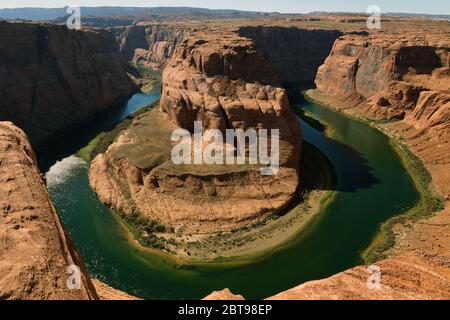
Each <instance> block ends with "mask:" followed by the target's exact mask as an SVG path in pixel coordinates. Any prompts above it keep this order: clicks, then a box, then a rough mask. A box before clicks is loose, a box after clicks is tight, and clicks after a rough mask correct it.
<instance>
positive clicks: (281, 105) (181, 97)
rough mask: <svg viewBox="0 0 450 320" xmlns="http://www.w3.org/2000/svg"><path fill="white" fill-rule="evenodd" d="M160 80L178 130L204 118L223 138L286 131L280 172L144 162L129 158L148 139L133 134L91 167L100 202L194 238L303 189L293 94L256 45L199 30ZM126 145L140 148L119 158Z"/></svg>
mask: <svg viewBox="0 0 450 320" xmlns="http://www.w3.org/2000/svg"><path fill="white" fill-rule="evenodd" d="M162 78H163V79H162V95H161V101H160V108H161V111H162V112H164V113H165V114H166V116H165V119H164V120H163V121H165V122H167V121H170V122H172V123H173V124H175V125H176V127H180V128H183V129H187V130H189V131H191V132H192V129H193V124H194V121H195V120H200V121H202V123H203V126H204V129H219V130H222V131H223V132H224V131H225V130H226V129H244V130H247V129H248V128H261V129H263V128H264V129H279V130H280V138H281V141H280V170H279V172H278V174H277V175H276V176H262V175H261V174H260V172H259V169H258V168H252V167H250V168H243V167H242V166H231V167H230V166H226V165H225V166H223V168H219V169H217V170H212V172H206V173H205V171H204V170H200V169H202V168H195V166H194V167H192V166H189V167H187V168H173V165H172V166H171V165H170V159H164V161H161V162H159V163H155V162H150V163H148V164H147V165H142V164H141V163H137V162H136V161H133V160H134V159H133V157H131V156H127V155H129V154H130V153H132V154H134V153H135V152H138V150H139V149H141V145H142V143H145V141H147V140H148V139H151V137H150V138H145V137H144V138H139V137H136V135H134V134H133V131H132V130H126V131H125V132H124V133H123V134H122V135H121V136H120V137H119V138H118V140H117V142H116V143H114V144H113V145H111V146H110V147H109V149H108V151H107V152H106V153H105V154H101V155H99V156H97V158H95V159H94V160H93V161H92V163H91V167H90V172H89V178H90V182H91V186H92V188H93V189H94V191H95V192H96V193H97V194H98V196H99V198H100V199H101V200H102V201H103V202H104V203H106V204H108V205H110V206H111V207H113V208H116V209H119V210H121V211H124V212H125V213H126V214H133V213H134V212H136V211H137V212H139V214H142V215H145V216H148V217H150V218H152V219H157V220H159V221H161V222H162V223H163V224H164V225H169V226H173V227H175V228H178V229H179V230H183V231H184V232H185V233H194V234H203V233H204V234H209V233H218V232H222V231H231V230H233V229H237V228H239V227H242V226H248V225H251V224H254V223H257V222H259V221H261V220H262V219H264V218H265V217H267V216H268V215H271V214H274V213H277V212H280V211H282V210H283V209H284V208H286V207H287V206H288V205H289V203H290V202H291V200H292V199H293V197H294V195H295V193H296V190H297V188H298V185H299V178H298V174H299V163H300V149H301V131H300V126H299V123H298V121H297V118H296V116H295V114H294V113H293V111H292V109H291V108H290V104H289V100H288V97H287V93H286V91H285V90H284V89H282V88H281V86H280V84H279V81H278V77H277V75H276V73H275V72H274V71H273V70H272V69H271V68H270V65H269V63H268V61H267V60H266V59H265V58H264V57H262V56H261V55H260V54H259V53H258V52H257V50H256V48H255V45H254V42H253V41H251V40H249V39H247V38H243V37H240V36H239V35H237V34H235V33H232V32H230V33H228V34H224V33H222V34H221V36H220V37H218V35H217V34H208V33H204V32H197V33H195V34H193V35H192V36H191V37H189V38H188V39H186V40H184V41H183V42H182V43H181V44H180V45H178V47H177V49H176V50H175V53H174V55H173V56H172V58H171V59H170V60H169V62H168V63H167V65H166V67H165V68H164V72H163V77H162ZM137 125H138V124H137V123H135V124H134V125H133V126H132V127H136V126H137ZM142 125H145V123H143V124H142ZM170 134H171V132H170V131H169V132H168V133H167V136H166V137H165V140H166V141H169V140H170ZM124 144H133V145H134V149H135V150H136V151H134V150H130V151H128V152H121V149H123V148H122V146H123V145H124ZM141 152H144V153H151V152H152V151H151V149H149V150H144V151H141ZM169 152H170V151H169ZM124 184H125V187H124V186H123V185H124Z"/></svg>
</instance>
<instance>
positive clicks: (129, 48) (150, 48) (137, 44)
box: [113, 24, 190, 70]
mask: <svg viewBox="0 0 450 320" xmlns="http://www.w3.org/2000/svg"><path fill="white" fill-rule="evenodd" d="M113 30H114V32H115V33H116V35H117V38H118V41H119V46H120V51H121V52H122V54H123V56H124V57H125V59H127V60H128V61H132V62H134V63H136V64H140V65H144V66H147V67H150V68H153V69H156V70H162V69H163V68H164V66H165V64H166V63H167V61H168V60H169V59H170V57H171V56H172V54H173V53H174V51H175V48H176V46H177V45H178V43H180V42H181V41H182V40H183V39H184V38H185V37H186V36H187V34H188V33H189V30H190V29H189V27H183V26H176V25H168V26H166V25H164V24H161V25H136V26H128V27H120V28H114V29H113Z"/></svg>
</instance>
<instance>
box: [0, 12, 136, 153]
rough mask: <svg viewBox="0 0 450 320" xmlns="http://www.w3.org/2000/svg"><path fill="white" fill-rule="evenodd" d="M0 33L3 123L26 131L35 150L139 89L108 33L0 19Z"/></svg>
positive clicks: (121, 101)
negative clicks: (6, 121)
mask: <svg viewBox="0 0 450 320" xmlns="http://www.w3.org/2000/svg"><path fill="white" fill-rule="evenodd" d="M0 35H1V36H0V52H1V59H0V88H1V91H2V94H1V96H0V105H1V108H0V120H2V121H4V120H8V121H13V122H14V123H15V124H16V125H18V126H19V127H20V128H22V129H23V130H24V131H25V133H26V134H27V135H28V137H29V138H30V141H31V144H32V146H33V147H34V148H39V147H44V146H48V145H49V143H50V142H55V141H57V140H58V138H59V137H60V136H61V135H64V134H67V133H69V132H70V131H72V130H73V129H75V128H78V127H81V126H82V125H83V124H85V123H87V122H88V121H90V120H92V119H93V118H94V117H95V116H96V115H98V114H100V113H102V112H103V111H105V110H107V109H109V108H111V107H113V106H117V105H118V104H121V103H123V102H124V101H126V100H128V98H129V97H130V96H131V95H132V94H133V93H134V92H136V91H137V87H136V85H135V84H134V83H133V81H132V80H131V79H130V77H129V76H128V75H127V72H131V73H134V74H136V73H135V71H133V70H132V69H130V67H129V66H128V64H127V62H126V61H125V60H124V59H123V58H122V57H121V55H120V53H119V50H118V46H117V43H116V41H115V39H114V37H113V36H112V34H111V33H110V32H107V31H103V30H100V29H87V30H84V31H82V32H81V31H76V30H68V29H67V28H66V27H65V26H62V25H49V24H34V23H9V22H4V21H0Z"/></svg>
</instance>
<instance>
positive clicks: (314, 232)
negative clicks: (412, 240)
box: [40, 86, 419, 299]
mask: <svg viewBox="0 0 450 320" xmlns="http://www.w3.org/2000/svg"><path fill="white" fill-rule="evenodd" d="M159 92H160V87H159V86H157V87H155V88H154V90H153V91H152V92H149V93H148V94H137V95H135V96H133V97H132V98H131V99H130V101H128V103H127V104H126V105H125V106H124V107H123V108H121V109H119V110H117V109H116V110H114V111H113V112H111V113H110V114H109V115H106V116H103V117H102V119H99V120H98V121H96V122H95V123H93V124H92V125H91V126H90V127H87V128H86V129H85V130H83V134H81V135H79V136H76V137H70V138H68V139H66V141H65V144H64V146H60V147H58V146H56V148H55V150H54V152H51V153H50V152H47V153H46V157H45V158H41V159H40V166H41V169H42V170H44V172H46V177H47V181H48V190H49V193H50V196H51V197H52V199H53V201H54V203H55V206H56V208H57V210H58V212H59V214H60V216H61V218H62V220H63V221H64V224H65V226H66V227H67V229H68V230H69V232H70V234H71V235H72V237H73V238H74V240H75V242H76V245H77V247H78V249H79V251H80V252H81V255H82V256H83V258H84V261H85V262H86V265H87V267H88V270H89V272H90V273H91V275H92V276H93V277H96V278H98V279H100V280H103V281H104V282H106V283H108V284H110V285H112V286H113V287H115V288H117V289H121V290H124V291H126V292H128V293H130V294H134V295H136V296H139V297H143V298H146V299H199V298H202V297H204V296H205V295H207V294H208V293H210V292H212V291H214V290H221V289H223V288H230V289H231V290H232V291H233V292H235V293H239V294H242V295H244V296H245V297H246V298H248V299H260V298H265V297H268V296H271V295H273V294H276V293H278V292H281V291H284V290H286V289H289V288H291V287H294V286H296V285H299V284H301V283H303V282H305V281H309V280H315V279H321V278H324V277H328V276H330V275H333V274H335V273H337V272H340V271H343V270H345V269H347V268H350V267H353V266H355V265H357V264H358V263H361V261H360V252H361V251H362V250H364V248H366V247H367V246H368V245H369V244H370V242H371V240H372V239H373V237H374V235H375V234H376V232H377V230H378V227H379V225H380V223H382V222H384V221H386V220H387V219H388V218H390V217H392V216H394V215H396V214H398V213H401V212H403V211H405V210H406V209H408V208H410V207H412V206H413V205H414V204H415V203H416V201H417V199H418V196H419V195H418V193H417V191H416V189H415V187H414V185H413V182H412V180H411V178H410V177H409V175H408V173H407V172H406V170H405V168H404V167H403V165H402V162H401V160H400V158H399V156H398V155H397V154H396V152H395V151H394V149H393V148H392V146H391V145H390V143H389V139H388V138H387V137H386V136H384V135H383V134H382V133H380V132H379V131H377V130H375V129H374V128H372V127H370V126H369V125H366V124H363V123H360V122H358V121H355V120H352V119H349V118H347V117H345V116H343V115H341V114H338V113H335V112H332V111H330V110H329V109H327V108H325V107H323V106H320V105H318V104H314V103H310V102H303V103H301V104H299V105H298V106H296V107H298V108H302V109H303V111H304V112H305V113H306V114H307V115H308V116H310V117H312V118H315V119H317V120H319V121H320V122H321V123H322V124H323V125H325V126H326V127H328V128H330V129H332V131H333V132H334V134H333V138H329V137H327V136H325V135H324V134H323V133H322V132H321V131H319V130H316V129H315V128H313V127H311V126H310V125H308V124H307V123H306V122H304V121H302V129H303V135H304V139H305V140H306V141H308V142H309V143H311V144H313V145H314V146H316V147H317V148H319V149H320V150H321V151H322V152H323V153H324V154H326V155H327V156H328V158H329V159H330V161H331V163H332V164H333V166H334V168H335V170H336V174H337V186H336V193H337V194H336V197H335V198H334V199H333V200H332V201H331V202H330V204H329V205H328V206H327V207H326V208H325V209H324V210H323V212H322V213H321V214H320V215H317V216H316V217H315V218H313V220H312V221H311V222H310V223H309V225H308V226H307V228H306V230H304V231H302V232H300V233H299V234H298V235H297V236H296V237H295V239H294V240H292V242H291V243H289V244H286V245H285V246H283V247H281V248H278V249H276V250H273V252H271V253H270V254H268V255H267V256H265V257H264V258H263V259H260V260H258V261H255V262H254V263H251V264H245V265H239V264H237V265H234V266H230V265H217V264H216V265H201V266H176V265H174V264H172V263H171V262H169V261H166V258H164V257H163V256H160V255H154V254H151V253H149V252H146V253H144V252H141V251H139V250H137V249H136V247H135V246H133V245H132V244H130V241H129V240H128V238H127V233H126V232H125V231H124V229H123V227H122V226H121V225H120V224H119V223H118V222H117V221H116V220H115V218H114V217H113V216H112V214H111V213H110V212H109V210H108V209H107V208H106V207H105V206H104V205H103V204H102V203H100V201H99V200H98V199H97V198H96V196H95V194H94V192H93V191H92V190H91V188H90V187H89V183H88V175H87V164H86V163H85V162H84V160H82V159H81V158H79V157H77V156H75V155H74V154H75V153H76V150H78V149H80V148H81V147H82V146H84V145H86V144H87V143H88V141H89V140H90V139H92V137H94V136H95V135H96V134H98V132H99V131H102V130H108V129H111V128H112V127H113V125H114V124H116V123H118V122H119V121H121V120H123V119H124V118H125V117H126V116H127V115H128V114H130V113H132V112H133V111H135V110H138V109H139V108H142V107H144V106H146V105H148V104H150V103H152V102H154V101H156V100H157V99H159Z"/></svg>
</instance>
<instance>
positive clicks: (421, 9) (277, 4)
mask: <svg viewBox="0 0 450 320" xmlns="http://www.w3.org/2000/svg"><path fill="white" fill-rule="evenodd" d="M67 5H80V6H127V7H131V6H137V7H157V6H189V7H202V8H211V9H241V10H253V11H278V12H291V13H305V12H311V11H357V12H364V11H366V8H367V7H368V6H369V5H378V6H379V7H380V8H381V10H382V11H383V12H407V13H435V14H450V0H427V1H424V0H395V1H394V0H370V1H366V0H305V1H302V0H217V1H214V0H209V1H207V0H184V1H183V0H0V8H15V7H64V6H67Z"/></svg>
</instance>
